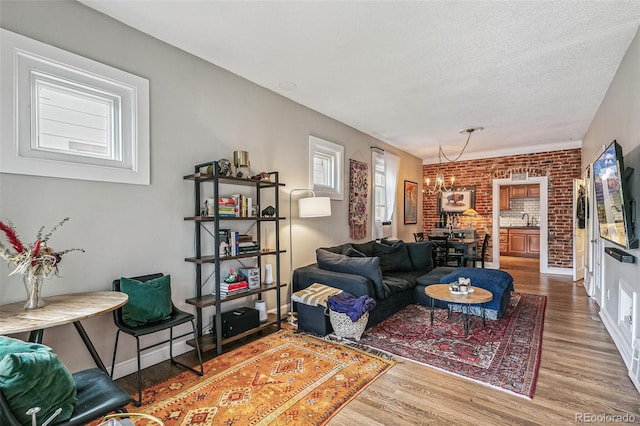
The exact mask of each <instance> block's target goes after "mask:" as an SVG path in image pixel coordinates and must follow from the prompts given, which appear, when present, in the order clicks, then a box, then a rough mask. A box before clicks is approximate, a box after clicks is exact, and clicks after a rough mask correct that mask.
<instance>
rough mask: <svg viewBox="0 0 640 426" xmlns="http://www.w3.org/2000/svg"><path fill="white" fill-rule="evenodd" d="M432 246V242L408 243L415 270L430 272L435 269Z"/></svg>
mask: <svg viewBox="0 0 640 426" xmlns="http://www.w3.org/2000/svg"><path fill="white" fill-rule="evenodd" d="M431 250H432V245H431V242H430V241H419V242H415V243H407V251H408V252H409V258H410V259H411V264H412V265H413V269H414V270H416V271H425V272H428V271H430V270H432V269H433V258H432V257H431Z"/></svg>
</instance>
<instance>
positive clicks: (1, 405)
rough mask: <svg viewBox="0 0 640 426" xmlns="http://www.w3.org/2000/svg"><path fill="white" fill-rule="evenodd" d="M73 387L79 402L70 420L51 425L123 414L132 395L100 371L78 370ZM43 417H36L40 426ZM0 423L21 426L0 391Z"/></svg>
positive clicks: (76, 423) (75, 425) (78, 425)
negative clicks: (116, 413) (110, 414)
mask: <svg viewBox="0 0 640 426" xmlns="http://www.w3.org/2000/svg"><path fill="white" fill-rule="evenodd" d="M71 376H72V377H73V381H74V383H75V385H76V396H77V398H78V403H77V405H76V406H75V408H74V410H73V412H72V413H71V418H69V419H67V420H64V421H62V422H56V421H55V419H54V420H53V423H52V424H53V425H54V426H81V425H86V424H88V423H90V422H92V421H93V420H98V419H101V418H102V417H104V416H105V415H107V414H109V413H113V412H118V413H126V412H127V410H126V409H125V408H124V407H125V406H126V405H127V404H128V403H129V402H130V401H131V396H130V395H129V394H127V393H126V392H125V391H123V390H122V389H120V387H119V386H118V385H117V384H115V383H114V381H113V380H111V378H110V377H109V376H108V375H107V374H106V373H104V372H103V371H102V370H100V369H99V368H91V369H88V370H83V371H79V372H77V373H73V374H72V375H71ZM45 420H47V419H46V418H38V424H42V422H44V421H45ZM0 424H1V425H3V426H4V425H7V426H21V425H23V423H21V422H20V421H19V420H18V418H17V416H16V414H15V413H13V411H12V409H11V407H10V405H9V402H8V401H7V399H6V398H5V396H4V394H3V393H2V391H0Z"/></svg>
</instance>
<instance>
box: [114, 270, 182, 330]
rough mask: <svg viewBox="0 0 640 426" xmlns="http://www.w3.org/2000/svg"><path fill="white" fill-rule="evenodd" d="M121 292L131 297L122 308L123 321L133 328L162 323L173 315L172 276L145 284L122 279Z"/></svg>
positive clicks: (165, 276)
mask: <svg viewBox="0 0 640 426" xmlns="http://www.w3.org/2000/svg"><path fill="white" fill-rule="evenodd" d="M120 291H121V292H123V293H126V294H127V295H128V296H129V300H128V301H127V303H126V304H125V305H124V306H123V307H122V319H123V320H124V322H125V323H127V325H130V326H131V327H136V326H138V325H142V324H147V323H151V322H156V321H160V320H163V319H166V318H168V317H169V316H170V315H171V311H172V307H171V276H170V275H164V276H162V277H159V278H154V279H152V280H149V281H145V282H142V281H138V280H132V279H130V278H120Z"/></svg>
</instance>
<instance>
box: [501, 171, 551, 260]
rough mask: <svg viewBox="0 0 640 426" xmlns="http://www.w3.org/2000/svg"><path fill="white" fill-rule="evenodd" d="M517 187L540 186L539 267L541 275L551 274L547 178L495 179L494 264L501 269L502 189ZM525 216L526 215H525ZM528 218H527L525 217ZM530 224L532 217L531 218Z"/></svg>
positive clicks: (538, 221) (538, 222)
mask: <svg viewBox="0 0 640 426" xmlns="http://www.w3.org/2000/svg"><path fill="white" fill-rule="evenodd" d="M516 185H539V189H540V202H539V203H540V212H539V217H538V220H537V224H538V225H539V226H538V228H539V249H540V254H539V266H538V270H539V272H541V273H548V272H549V267H548V263H549V250H548V244H549V242H548V232H549V231H548V229H549V227H548V208H549V195H548V191H549V179H548V177H546V176H541V177H527V179H526V180H521V181H513V180H511V179H494V180H493V217H492V238H493V241H494V242H497V243H494V244H493V248H492V259H493V261H492V264H493V267H495V268H500V244H499V242H500V207H501V203H500V202H501V201H503V202H504V200H501V190H500V189H501V187H503V186H516ZM523 216H524V215H523ZM525 218H526V216H525ZM529 222H530V217H529Z"/></svg>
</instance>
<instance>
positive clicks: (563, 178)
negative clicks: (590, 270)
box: [422, 149, 581, 268]
mask: <svg viewBox="0 0 640 426" xmlns="http://www.w3.org/2000/svg"><path fill="white" fill-rule="evenodd" d="M580 156H581V150H580V149H570V150H563V151H550V152H543V153H538V154H525V155H514V156H509V157H498V158H488V159H482V160H469V161H458V162H454V163H446V164H430V165H426V166H423V184H424V181H425V179H426V178H427V177H428V178H430V179H431V182H432V184H433V180H434V176H435V174H436V171H437V170H438V169H441V170H443V172H444V176H445V180H446V181H447V182H450V179H451V176H455V178H456V180H455V185H456V186H475V187H476V211H477V212H478V213H479V214H480V215H482V216H481V217H476V218H474V219H473V226H474V228H476V229H477V230H478V233H479V237H481V238H482V237H483V236H484V234H485V232H489V233H491V229H492V226H493V223H492V210H493V195H492V192H493V179H503V178H508V177H509V171H513V172H525V171H526V172H528V173H529V176H545V175H546V176H548V177H549V194H548V197H549V206H548V213H549V216H548V220H549V247H548V257H549V264H548V266H549V267H551V268H571V267H572V264H573V202H572V198H573V197H572V194H573V179H576V178H580V175H581V160H580ZM422 207H423V213H424V215H423V224H422V226H423V231H424V232H429V230H430V229H431V228H433V227H434V226H435V223H436V222H437V221H438V220H439V216H438V213H437V197H435V196H429V195H425V197H423V204H422ZM462 222H463V225H464V223H465V222H466V220H465V219H464V218H463V220H462ZM492 245H493V240H491V244H490V246H492ZM540 249H541V250H544V249H545V248H544V247H540ZM488 251H489V254H488V258H489V259H491V249H489V250H488Z"/></svg>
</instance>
